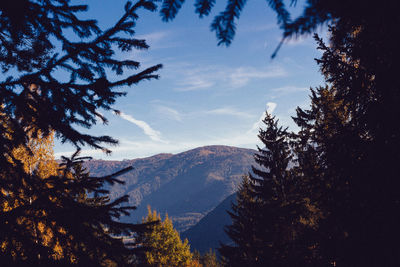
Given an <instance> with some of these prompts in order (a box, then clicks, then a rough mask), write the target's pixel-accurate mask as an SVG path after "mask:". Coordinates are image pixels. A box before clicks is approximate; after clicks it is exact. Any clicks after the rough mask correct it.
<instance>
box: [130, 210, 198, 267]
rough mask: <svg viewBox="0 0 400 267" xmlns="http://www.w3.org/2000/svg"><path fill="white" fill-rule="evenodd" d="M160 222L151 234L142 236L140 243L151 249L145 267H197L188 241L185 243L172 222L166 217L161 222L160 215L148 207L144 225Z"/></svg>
mask: <svg viewBox="0 0 400 267" xmlns="http://www.w3.org/2000/svg"><path fill="white" fill-rule="evenodd" d="M157 221H158V222H160V223H158V224H155V225H153V226H152V230H151V231H150V232H145V233H143V234H141V235H140V236H139V238H138V242H140V243H141V245H142V246H143V247H144V248H147V249H149V251H146V252H145V254H146V256H145V264H144V265H145V266H171V267H174V266H176V267H178V266H195V263H194V262H193V260H192V254H191V252H190V246H189V244H188V240H187V239H185V240H184V241H183V242H182V240H181V238H180V236H179V233H178V231H176V230H175V229H174V227H173V225H172V221H171V220H170V219H169V218H168V214H167V215H165V219H164V221H161V216H160V214H157V212H156V211H155V210H154V211H151V209H150V207H148V215H147V217H146V218H145V219H143V223H154V222H157Z"/></svg>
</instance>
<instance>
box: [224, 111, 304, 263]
mask: <svg viewBox="0 0 400 267" xmlns="http://www.w3.org/2000/svg"><path fill="white" fill-rule="evenodd" d="M263 122H264V124H265V125H266V129H265V130H263V129H260V133H259V138H260V140H261V141H262V143H263V145H264V146H265V147H263V148H258V153H257V154H256V155H255V161H256V163H257V164H258V166H257V167H253V168H252V170H253V174H250V176H249V179H247V178H245V179H244V180H243V183H242V186H241V187H240V189H239V192H238V195H237V201H238V203H237V205H233V206H232V210H233V211H232V212H231V213H230V216H231V218H232V225H231V226H228V227H227V234H228V236H229V237H230V238H231V239H232V241H233V242H234V243H235V246H227V245H223V246H222V247H221V249H220V253H221V255H222V256H223V261H224V263H225V264H226V265H228V266H294V265H297V266H300V265H301V264H303V261H304V260H305V258H306V257H305V255H303V254H302V253H303V248H301V249H300V248H299V247H298V244H297V239H298V236H299V232H301V230H302V228H304V227H305V224H304V223H302V222H301V216H302V212H303V209H306V206H305V200H304V199H302V198H301V196H299V194H298V193H297V191H296V189H297V183H298V181H297V179H295V178H296V177H295V176H294V175H293V172H292V171H291V170H290V169H289V163H290V162H291V160H292V157H293V156H292V151H291V148H290V144H289V141H290V140H289V138H290V136H289V133H288V132H287V129H283V128H282V127H279V126H278V122H277V121H275V118H274V117H272V116H271V115H270V114H268V113H267V114H266V117H265V118H264V120H263Z"/></svg>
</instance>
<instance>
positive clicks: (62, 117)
mask: <svg viewBox="0 0 400 267" xmlns="http://www.w3.org/2000/svg"><path fill="white" fill-rule="evenodd" d="M87 8H88V7H87V6H86V5H73V4H71V1H69V0H17V1H2V2H1V3H0V66H1V70H2V74H3V75H2V78H1V80H0V166H1V170H0V191H1V194H0V204H1V206H2V207H4V206H8V207H11V210H10V209H4V210H1V211H0V212H1V216H0V218H1V219H0V242H1V244H2V250H1V259H2V260H4V261H2V264H3V263H4V264H5V263H7V264H8V265H10V266H11V265H17V264H18V263H19V262H21V261H23V262H25V263H26V262H29V261H32V264H35V263H37V264H43V265H46V264H48V265H56V264H60V265H63V264H70V263H74V258H75V259H76V260H77V262H78V263H79V264H82V266H99V265H100V262H101V263H102V264H104V262H103V261H104V260H105V259H107V260H111V261H114V262H117V263H120V264H121V265H122V263H123V262H124V260H125V259H122V258H121V257H123V258H124V257H125V256H126V255H128V252H129V253H132V251H131V250H128V249H127V248H126V247H125V245H124V244H123V242H122V241H121V240H120V239H118V238H114V237H113V236H115V235H121V234H132V233H133V232H135V231H139V230H140V229H141V226H134V225H130V224H123V223H120V222H117V220H116V219H118V218H119V216H121V215H124V214H126V213H127V212H128V210H130V209H131V208H130V207H122V206H121V204H123V203H124V202H126V200H127V197H122V198H119V199H117V200H115V201H113V202H110V201H109V200H108V199H107V197H105V196H103V197H100V198H98V197H97V195H103V194H105V195H106V194H107V193H108V191H107V190H103V189H101V188H102V185H103V184H104V183H105V182H108V183H115V182H118V180H115V179H114V178H113V177H114V176H108V177H105V178H90V177H89V176H88V175H87V173H85V172H82V171H81V170H80V169H79V167H77V166H79V164H78V165H77V164H76V163H74V160H72V161H69V162H68V164H67V166H66V167H65V169H64V172H63V173H62V174H60V175H58V176H52V177H50V178H46V179H43V177H40V176H39V175H38V174H37V173H34V172H33V173H25V171H24V168H23V163H22V162H20V161H19V160H17V159H15V158H14V157H13V151H14V149H16V148H18V147H20V146H26V148H27V151H28V153H32V152H30V150H29V147H28V146H27V144H28V141H29V139H31V138H37V137H39V136H44V137H46V136H47V135H49V134H50V133H52V132H53V133H55V135H56V136H57V137H59V138H60V139H61V140H62V141H63V142H70V143H72V144H74V145H75V146H76V147H77V148H79V147H81V146H83V145H89V146H91V147H93V148H96V149H102V150H103V151H105V152H107V153H109V152H110V150H109V149H107V148H106V147H105V146H104V145H113V144H117V141H116V140H115V139H113V138H111V137H109V136H92V135H90V134H86V133H83V132H80V131H78V130H76V129H75V127H76V126H80V127H85V128H90V127H91V126H93V125H94V124H96V121H97V119H98V118H99V119H100V120H101V121H102V122H103V123H107V119H106V118H105V117H104V116H103V115H102V114H101V113H100V110H101V109H103V110H113V111H115V112H117V113H118V111H117V110H114V109H113V108H112V105H113V104H114V102H115V100H116V98H117V97H119V96H122V95H125V92H122V91H121V90H119V89H118V88H120V87H122V86H131V85H134V84H137V83H138V82H140V81H142V80H149V79H154V78H158V75H156V74H154V73H155V72H156V71H157V70H158V69H160V68H161V65H156V66H153V67H150V68H147V69H144V70H140V71H135V72H134V73H133V72H132V70H137V69H138V68H139V66H140V64H139V62H137V61H134V60H124V59H120V56H118V55H117V54H116V51H118V50H119V51H121V52H129V51H131V50H133V49H147V48H148V46H147V44H146V43H145V41H144V40H139V39H135V38H134V33H135V32H134V27H135V24H136V21H137V19H138V15H137V13H136V12H137V10H139V9H146V10H149V11H154V10H155V9H156V5H155V4H154V2H153V1H151V0H150V1H147V0H138V1H135V2H130V1H128V2H127V3H126V5H125V10H124V12H123V14H122V16H121V17H120V18H119V20H118V21H117V22H116V23H115V24H114V25H113V26H112V27H110V28H108V29H101V28H99V27H98V26H97V22H96V21H95V20H90V19H89V20H85V19H81V18H80V17H79V16H78V13H80V12H84V11H86V10H87ZM62 77H64V78H62ZM111 77H113V78H111ZM28 133H29V134H28ZM78 161H79V160H78ZM118 174H119V173H118ZM87 193H89V194H93V196H92V195H89V196H90V197H89V196H87V197H86V198H85V200H84V201H83V199H82V197H83V196H84V195H85V194H87ZM78 195H79V197H78ZM33 199H34V201H32V200H33ZM28 200H29V201H31V203H29V201H28ZM27 201H28V202H27ZM38 220H42V221H43V222H44V225H46V227H49V229H50V230H49V231H50V232H51V233H52V235H53V237H54V238H53V240H57V242H58V244H50V245H49V244H47V245H44V244H43V242H38V241H37V238H35V232H36V230H35V229H32V227H30V226H29V225H32V222H35V221H38ZM33 225H35V223H33ZM61 228H62V229H64V230H62V231H61V232H63V233H64V232H66V234H65V233H64V234H63V233H61V232H60V229H61ZM63 235H64V236H63ZM51 242H53V241H51ZM59 245H60V246H61V247H62V248H63V249H64V248H65V251H63V253H64V254H63V255H66V257H64V258H63V259H60V260H58V261H55V259H54V257H53V258H52V256H49V255H51V252H50V251H49V247H54V246H59ZM114 252H115V253H114ZM70 255H73V256H71V257H69V256H70ZM122 255H123V256H122ZM10 261H11V262H13V263H10ZM25 263H24V264H25ZM7 264H6V265H7Z"/></svg>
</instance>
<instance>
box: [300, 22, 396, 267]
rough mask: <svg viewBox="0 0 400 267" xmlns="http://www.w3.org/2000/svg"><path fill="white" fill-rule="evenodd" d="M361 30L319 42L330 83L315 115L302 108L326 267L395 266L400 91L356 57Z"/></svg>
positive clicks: (319, 95) (319, 93)
mask: <svg viewBox="0 0 400 267" xmlns="http://www.w3.org/2000/svg"><path fill="white" fill-rule="evenodd" d="M331 30H332V31H333V32H332V35H333V36H334V37H335V36H337V34H338V33H337V32H336V30H337V29H336V28H335V29H331ZM361 31H362V29H360V31H355V32H353V33H352V34H349V35H346V42H342V43H333V44H332V45H331V47H327V46H325V45H324V43H323V42H322V41H321V40H320V39H318V40H319V44H320V48H321V49H323V51H324V54H323V57H322V58H321V60H319V63H320V64H321V69H322V72H323V74H324V75H325V77H326V79H327V81H328V82H329V83H330V86H329V87H323V88H318V89H316V90H314V91H313V92H312V97H311V101H312V105H311V108H310V110H301V109H298V112H297V117H296V118H295V121H296V123H297V124H298V125H299V127H300V128H301V131H300V133H299V136H301V139H303V142H302V143H301V144H300V150H299V151H298V152H299V158H301V159H302V162H301V163H300V164H299V165H300V168H301V169H302V171H303V173H305V174H307V177H308V179H309V181H308V184H309V186H308V191H309V196H310V199H311V201H312V202H313V203H314V204H315V205H317V206H318V207H319V209H320V210H321V211H322V213H323V216H322V219H321V220H320V222H319V225H318V229H317V231H316V234H317V235H316V236H314V237H315V238H316V240H317V241H316V244H318V250H319V253H320V256H321V258H322V259H323V260H324V262H325V265H326V266H329V264H330V263H331V262H335V264H336V265H337V266H398V265H399V264H400V257H399V253H400V251H399V247H398V246H397V245H396V242H397V241H396V240H397V239H398V238H400V231H399V229H398V227H397V225H398V224H399V223H400V219H399V216H398V214H399V212H400V204H399V199H400V197H399V194H398V190H397V189H396V188H398V186H399V181H398V174H397V169H396V164H397V162H398V161H399V160H400V158H399V154H398V149H400V145H399V140H400V139H399V133H400V128H399V126H398V124H397V123H393V121H392V120H391V118H392V116H395V117H396V116H399V115H400V114H399V112H400V110H399V109H398V107H396V104H395V103H394V102H393V101H398V100H400V92H399V91H398V90H394V88H393V87H392V86H393V84H391V85H388V87H387V88H383V87H381V88H380V87H379V86H378V85H379V84H380V85H383V84H385V83H386V82H385V81H381V80H380V79H378V77H377V76H375V75H374V74H373V73H371V72H370V70H371V69H372V68H370V67H368V66H366V65H365V64H369V63H370V62H368V61H366V62H365V61H360V58H359V57H358V54H354V53H355V51H357V48H355V44H356V43H358V41H357V39H358V38H359V36H358V35H359V34H361ZM384 53H385V52H384ZM380 75H386V74H380ZM382 77H383V76H382ZM389 112H390V114H389ZM306 140H308V141H306Z"/></svg>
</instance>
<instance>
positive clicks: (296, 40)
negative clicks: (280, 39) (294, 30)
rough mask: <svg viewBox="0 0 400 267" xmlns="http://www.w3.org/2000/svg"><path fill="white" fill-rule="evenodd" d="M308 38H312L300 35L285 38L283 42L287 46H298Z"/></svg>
mask: <svg viewBox="0 0 400 267" xmlns="http://www.w3.org/2000/svg"><path fill="white" fill-rule="evenodd" d="M310 40H312V39H311V36H310V35H300V36H295V37H292V38H290V39H286V40H285V42H284V44H285V45H289V46H298V45H304V44H307V43H308V41H310Z"/></svg>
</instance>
